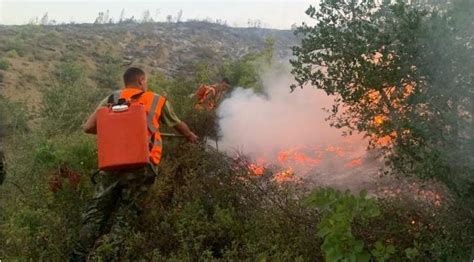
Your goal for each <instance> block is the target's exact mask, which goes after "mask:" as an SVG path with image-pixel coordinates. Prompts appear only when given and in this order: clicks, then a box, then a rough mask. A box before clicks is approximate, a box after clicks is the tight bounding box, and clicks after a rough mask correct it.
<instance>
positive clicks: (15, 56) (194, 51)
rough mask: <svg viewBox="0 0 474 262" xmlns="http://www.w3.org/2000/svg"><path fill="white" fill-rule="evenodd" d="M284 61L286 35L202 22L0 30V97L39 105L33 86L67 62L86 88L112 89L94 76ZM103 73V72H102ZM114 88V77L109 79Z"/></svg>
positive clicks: (176, 73)
mask: <svg viewBox="0 0 474 262" xmlns="http://www.w3.org/2000/svg"><path fill="white" fill-rule="evenodd" d="M267 38H272V39H273V40H274V41H275V43H274V48H275V54H276V55H278V56H279V57H288V56H289V55H290V54H291V47H292V46H293V45H295V44H296V38H295V37H294V35H293V33H292V32H291V31H282V30H270V29H257V28H231V27H226V26H222V25H217V24H212V23H206V22H185V23H150V24H111V25H91V24H83V25H59V26H32V25H28V26H0V59H1V60H3V61H6V62H7V63H8V64H9V65H10V66H9V67H8V69H6V70H1V69H0V74H1V75H2V76H1V77H0V94H2V95H4V96H6V97H7V98H10V99H12V100H14V101H15V100H23V99H25V98H26V97H27V98H28V99H29V100H30V101H32V102H36V103H37V102H39V100H40V92H39V86H41V85H48V84H50V82H51V76H52V74H53V72H54V69H55V67H56V66H57V65H58V64H60V63H61V62H62V61H71V60H72V61H73V62H75V63H77V64H80V65H81V66H83V67H84V69H85V71H86V74H87V76H88V83H89V84H90V86H92V87H102V88H113V87H112V86H107V83H105V84H104V83H101V82H100V78H101V76H100V74H102V75H104V74H107V73H108V72H109V71H114V72H110V73H114V74H116V73H117V71H119V72H120V71H121V70H122V69H123V68H125V67H127V66H129V65H137V66H141V67H143V68H145V69H146V70H147V71H148V72H150V73H152V74H153V73H156V72H161V73H163V74H164V75H166V76H169V77H184V78H190V77H193V72H194V71H195V65H196V64H197V63H199V62H200V61H213V60H215V61H216V62H218V61H219V62H221V61H223V60H225V59H231V58H240V57H242V56H244V55H246V54H249V53H251V52H254V51H259V50H262V49H263V48H264V47H265V40H266V39H267ZM104 67H105V68H104ZM114 80H115V82H116V83H120V78H119V75H114Z"/></svg>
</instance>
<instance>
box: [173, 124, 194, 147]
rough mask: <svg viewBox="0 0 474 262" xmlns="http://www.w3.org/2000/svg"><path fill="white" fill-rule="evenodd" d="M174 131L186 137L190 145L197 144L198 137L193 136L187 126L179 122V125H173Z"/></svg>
mask: <svg viewBox="0 0 474 262" xmlns="http://www.w3.org/2000/svg"><path fill="white" fill-rule="evenodd" d="M174 129H176V131H178V133H180V134H181V135H183V136H184V137H186V139H187V140H188V141H189V142H191V143H197V142H198V140H199V137H198V136H197V135H196V134H194V133H193V132H192V131H191V129H189V127H188V125H187V124H186V123H184V122H180V123H179V124H177V125H175V126H174Z"/></svg>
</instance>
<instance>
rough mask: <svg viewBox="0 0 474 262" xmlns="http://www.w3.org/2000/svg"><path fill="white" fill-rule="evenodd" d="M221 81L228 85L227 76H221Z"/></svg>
mask: <svg viewBox="0 0 474 262" xmlns="http://www.w3.org/2000/svg"><path fill="white" fill-rule="evenodd" d="M221 82H224V83H226V84H228V85H230V81H229V78H227V77H224V78H222V80H221Z"/></svg>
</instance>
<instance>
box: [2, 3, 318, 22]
mask: <svg viewBox="0 0 474 262" xmlns="http://www.w3.org/2000/svg"><path fill="white" fill-rule="evenodd" d="M317 1H318V0H293V1H292V0H273V1H272V0H254V1H250V0H219V1H218V0H197V1H191V0H175V1H170V0H154V1H151V0H138V1H133V0H118V1H113V0H96V1H93V0H47V1H45V0H0V24H5V25H12V24H27V23H28V22H29V21H31V20H32V19H34V18H35V17H38V19H41V17H42V16H43V15H44V14H45V13H48V18H49V20H50V21H51V20H53V19H54V20H56V21H57V22H58V23H70V22H74V23H93V22H94V20H95V18H96V17H97V16H98V13H99V12H105V11H106V10H109V11H110V16H111V17H112V18H113V19H114V20H118V19H119V17H120V14H121V12H122V10H125V12H124V13H125V17H127V18H129V17H132V16H134V17H135V19H141V18H142V17H143V13H144V12H145V11H146V10H149V11H150V14H151V16H152V17H153V19H154V20H155V21H165V20H166V17H167V16H168V15H172V16H176V15H177V13H178V12H179V11H180V10H182V20H183V21H186V20H188V19H196V18H197V19H201V20H203V19H206V18H207V19H210V20H212V21H215V20H216V19H220V20H223V21H226V22H227V24H228V25H229V26H236V27H246V26H248V21H249V20H254V21H255V20H257V19H259V20H260V21H261V22H262V27H266V28H275V29H290V28H291V26H292V25H293V24H297V25H300V24H301V23H302V22H309V23H311V19H310V18H309V17H308V16H307V15H306V14H305V10H306V9H307V8H308V7H309V5H311V4H313V5H315V4H317Z"/></svg>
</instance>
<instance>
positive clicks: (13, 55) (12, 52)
mask: <svg viewBox="0 0 474 262" xmlns="http://www.w3.org/2000/svg"><path fill="white" fill-rule="evenodd" d="M5 55H6V56H7V57H9V58H17V57H18V53H17V52H16V50H14V49H13V50H10V51H8V52H7V53H6V54H5Z"/></svg>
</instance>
